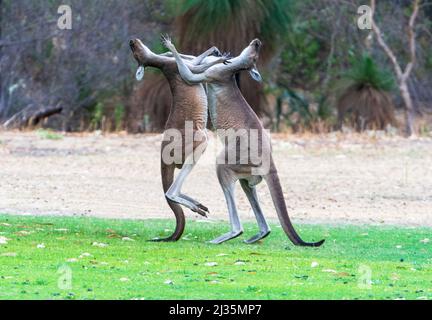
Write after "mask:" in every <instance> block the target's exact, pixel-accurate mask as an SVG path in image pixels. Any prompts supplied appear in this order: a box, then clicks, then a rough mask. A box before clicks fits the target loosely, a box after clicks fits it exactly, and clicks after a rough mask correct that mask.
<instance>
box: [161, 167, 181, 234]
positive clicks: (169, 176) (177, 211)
mask: <svg viewBox="0 0 432 320" xmlns="http://www.w3.org/2000/svg"><path fill="white" fill-rule="evenodd" d="M174 170H175V164H170V165H167V164H165V163H164V161H163V160H162V159H161V174H162V186H163V191H164V193H166V192H167V191H168V189H169V187H170V186H171V184H172V183H173V181H174ZM166 200H167V202H168V205H169V206H170V208H171V210H172V211H173V212H174V215H175V218H176V227H175V230H174V233H173V234H172V235H170V236H169V237H168V238H163V239H156V240H155V241H177V240H179V239H180V238H181V236H182V234H183V231H184V228H185V225H186V219H185V216H184V213H183V209H182V208H181V207H180V205H178V204H177V203H175V202H172V201H171V200H169V199H168V198H166Z"/></svg>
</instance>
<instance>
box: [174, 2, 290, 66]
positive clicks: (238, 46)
mask: <svg viewBox="0 0 432 320" xmlns="http://www.w3.org/2000/svg"><path fill="white" fill-rule="evenodd" d="M179 11H180V15H179V17H178V19H177V26H178V29H179V37H180V45H181V47H182V48H187V49H191V50H197V51H196V52H200V51H203V50H205V49H206V48H207V47H208V45H209V43H211V44H214V45H216V46H218V47H220V49H222V50H228V51H230V52H232V53H234V54H238V53H239V52H240V51H241V50H242V49H243V48H244V47H245V46H246V45H247V44H248V43H249V41H251V40H252V39H253V38H256V37H259V38H260V39H261V40H262V41H263V43H264V47H263V51H262V58H263V59H264V60H267V59H268V58H270V57H271V55H272V54H273V53H274V50H275V48H277V46H278V40H279V37H280V35H281V34H283V33H284V32H286V31H287V29H288V26H289V22H290V18H289V11H290V1H289V0H184V1H183V2H182V3H181V5H180V8H179Z"/></svg>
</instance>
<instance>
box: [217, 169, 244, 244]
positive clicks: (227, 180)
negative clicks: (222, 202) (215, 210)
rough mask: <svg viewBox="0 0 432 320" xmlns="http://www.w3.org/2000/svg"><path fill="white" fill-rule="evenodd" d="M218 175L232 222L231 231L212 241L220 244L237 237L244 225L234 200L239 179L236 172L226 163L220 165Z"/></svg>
mask: <svg viewBox="0 0 432 320" xmlns="http://www.w3.org/2000/svg"><path fill="white" fill-rule="evenodd" d="M217 176H218V179H219V183H220V185H221V187H222V191H223V193H224V195H225V199H226V202H227V206H228V212H229V218H230V223H231V231H230V232H228V233H225V234H223V235H221V236H220V237H217V238H216V239H213V240H212V241H210V242H211V243H214V244H219V243H222V242H225V241H228V240H231V239H234V238H237V237H238V236H240V235H241V234H242V233H243V227H242V225H241V222H240V218H239V216H238V213H237V208H236V204H235V200H234V190H235V182H236V181H237V178H236V176H235V174H234V173H233V172H232V170H231V169H230V168H229V166H226V165H218V167H217Z"/></svg>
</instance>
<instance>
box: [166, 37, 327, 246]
mask: <svg viewBox="0 0 432 320" xmlns="http://www.w3.org/2000/svg"><path fill="white" fill-rule="evenodd" d="M162 40H163V44H164V46H165V47H166V48H167V49H169V50H170V51H171V52H172V53H173V55H174V57H175V59H176V62H177V65H178V69H179V72H180V75H181V77H182V78H183V80H184V81H185V82H187V83H188V84H190V85H196V84H198V83H207V84H208V92H207V95H208V99H209V111H210V117H211V120H212V122H213V124H214V125H215V127H216V129H217V130H218V131H219V129H224V130H225V131H228V130H233V129H234V130H237V131H238V132H239V131H242V133H241V134H239V135H237V136H234V138H235V139H232V138H233V137H232V136H231V137H228V138H229V139H228V140H230V138H231V141H232V140H233V141H234V144H232V143H231V144H230V143H229V142H227V141H226V139H225V140H223V143H224V150H223V151H222V153H221V154H220V155H219V156H218V159H219V160H220V159H222V160H226V159H227V158H229V157H230V154H233V153H234V154H235V155H236V158H235V161H234V163H233V164H230V163H226V161H218V162H217V167H216V168H217V176H218V180H219V183H220V185H221V187H222V190H223V192H224V195H225V199H226V202H227V206H228V212H229V218H230V224H231V231H230V232H228V233H226V234H224V235H222V236H220V237H218V238H216V239H214V240H212V241H211V242H212V243H215V244H219V243H222V242H224V241H227V240H230V239H233V238H236V237H238V236H240V235H241V234H242V233H243V227H242V224H241V222H240V219H239V216H238V213H237V209H236V204H235V199H234V189H235V183H236V182H237V180H239V181H240V185H241V187H242V189H243V191H244V192H245V194H246V196H247V198H248V200H249V202H250V204H251V207H252V209H253V211H254V214H255V217H256V220H257V223H258V226H259V229H260V231H259V233H258V234H257V235H255V236H253V237H252V238H250V239H248V240H245V242H246V243H255V242H257V241H259V240H261V239H263V238H265V237H266V236H268V235H269V233H270V231H271V230H270V227H269V225H268V224H267V221H266V219H265V217H264V215H263V212H262V210H261V207H260V204H259V201H258V197H257V192H256V185H257V184H258V183H260V182H261V181H262V180H263V179H264V180H265V181H266V182H267V185H268V187H269V190H270V194H271V197H272V200H273V203H274V205H275V207H276V212H277V214H278V218H279V221H280V223H281V225H282V228H283V230H284V231H285V233H286V234H287V236H288V238H289V239H290V240H291V241H292V242H293V243H294V244H295V245H298V246H309V247H318V246H321V245H322V244H323V243H324V240H321V241H318V242H305V241H303V240H302V239H301V238H300V236H299V235H298V234H297V232H296V230H295V229H294V226H293V225H292V223H291V220H290V218H289V216H288V210H287V207H286V204H285V200H284V195H283V192H282V187H281V184H280V181H279V176H278V173H277V170H276V166H275V163H274V161H273V158H272V154H271V152H272V151H271V141H270V137H269V135H268V134H266V131H265V129H264V127H263V125H262V124H261V121H260V120H259V119H258V117H257V115H256V114H255V112H254V111H253V110H252V108H251V107H250V106H249V104H248V103H247V102H246V100H245V99H244V97H243V96H242V94H241V92H240V89H239V88H238V86H237V83H236V80H235V75H236V73H238V72H240V71H242V70H247V71H249V73H250V74H251V76H252V78H254V79H255V80H257V81H261V75H260V73H259V72H258V70H257V68H256V61H257V59H258V56H259V50H260V48H261V41H260V40H258V39H255V40H253V41H252V42H251V43H250V44H249V46H247V47H246V48H245V49H244V50H243V51H242V52H241V54H240V55H239V56H237V57H235V58H232V59H230V62H231V63H230V64H228V65H222V64H219V65H215V66H212V67H210V68H208V69H206V71H204V72H201V73H196V74H194V73H192V72H191V70H190V69H189V68H188V66H187V65H186V63H184V62H183V60H182V59H181V58H180V56H179V54H178V52H177V50H176V48H175V46H174V45H173V44H172V43H171V40H170V39H169V38H163V39H162ZM252 129H253V130H255V131H258V133H259V135H258V136H257V139H255V140H257V141H255V143H257V145H258V149H259V152H260V153H261V159H268V168H265V167H264V164H263V162H262V163H261V164H258V165H257V162H256V161H255V160H256V157H253V156H251V152H250V151H251V150H246V151H248V153H247V155H246V159H239V158H238V154H237V151H238V150H240V149H241V148H242V146H241V145H240V143H239V142H240V141H241V140H247V139H249V137H252V136H251V134H252V131H253V130H252ZM218 135H219V132H218ZM222 138H226V136H223V137H222ZM239 138H240V139H239ZM250 140H251V142H253V141H252V139H250ZM243 155H244V153H242V156H243ZM257 169H258V170H257Z"/></svg>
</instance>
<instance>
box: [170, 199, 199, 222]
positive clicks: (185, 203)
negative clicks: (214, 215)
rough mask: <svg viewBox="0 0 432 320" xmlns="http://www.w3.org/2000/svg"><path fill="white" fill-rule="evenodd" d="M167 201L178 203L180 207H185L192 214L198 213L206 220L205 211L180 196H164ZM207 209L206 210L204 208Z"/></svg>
mask: <svg viewBox="0 0 432 320" xmlns="http://www.w3.org/2000/svg"><path fill="white" fill-rule="evenodd" d="M166 197H167V198H168V199H170V200H171V201H173V202H175V203H178V204H180V205H183V206H185V207H186V208H189V209H191V210H192V211H193V212H196V213H198V214H199V215H202V216H203V217H206V218H207V211H205V210H203V209H202V208H200V207H199V206H198V205H196V204H194V203H193V202H191V201H189V200H186V199H185V198H184V197H182V196H173V195H166ZM206 209H207V208H206Z"/></svg>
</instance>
